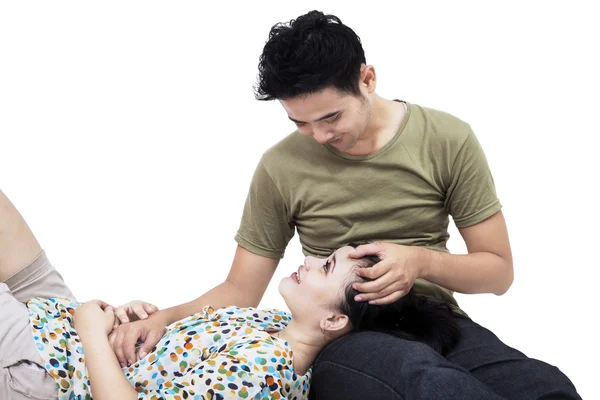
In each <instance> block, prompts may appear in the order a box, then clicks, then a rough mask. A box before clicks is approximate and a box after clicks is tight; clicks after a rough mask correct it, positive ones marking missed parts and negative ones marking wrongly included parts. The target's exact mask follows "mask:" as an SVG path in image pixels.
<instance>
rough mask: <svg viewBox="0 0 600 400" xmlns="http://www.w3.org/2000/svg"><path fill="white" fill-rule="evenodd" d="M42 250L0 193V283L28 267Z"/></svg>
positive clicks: (17, 212)
mask: <svg viewBox="0 0 600 400" xmlns="http://www.w3.org/2000/svg"><path fill="white" fill-rule="evenodd" d="M41 252H42V248H41V247H40V244H39V243H38V241H37V239H36V238H35V236H34V235H33V233H32V232H31V229H29V226H28V225H27V223H25V220H24V219H23V217H22V216H21V214H20V213H19V211H17V209H16V208H15V206H14V205H13V204H12V203H11V202H10V200H9V199H8V198H7V197H6V195H4V193H3V192H2V191H0V282H4V281H5V280H7V279H8V278H10V277H11V276H13V275H15V274H16V273H17V272H19V271H20V270H22V269H23V268H25V267H26V266H27V265H29V264H30V263H31V262H32V261H33V260H35V259H36V258H37V257H38V256H39V255H40V253H41Z"/></svg>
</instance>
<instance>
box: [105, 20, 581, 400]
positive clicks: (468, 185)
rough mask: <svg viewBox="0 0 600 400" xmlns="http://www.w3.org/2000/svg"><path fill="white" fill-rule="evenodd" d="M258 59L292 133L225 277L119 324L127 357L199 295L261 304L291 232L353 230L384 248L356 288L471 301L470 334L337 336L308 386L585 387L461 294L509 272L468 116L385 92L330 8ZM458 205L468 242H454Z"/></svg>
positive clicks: (260, 188)
mask: <svg viewBox="0 0 600 400" xmlns="http://www.w3.org/2000/svg"><path fill="white" fill-rule="evenodd" d="M259 72H260V77H259V83H258V85H257V91H256V92H257V93H256V95H257V98H258V99H260V100H279V101H280V103H281V104H282V106H283V108H284V110H285V111H286V113H287V115H288V118H289V119H290V120H291V121H293V122H294V123H295V124H296V126H297V131H295V132H294V133H292V134H291V135H289V136H288V137H286V138H285V139H283V140H282V141H281V142H279V143H278V144H276V145H275V146H273V147H272V148H271V149H269V150H268V151H267V152H266V153H265V154H264V155H263V157H262V159H261V161H260V163H259V165H258V166H257V168H256V171H255V173H254V176H253V180H252V184H251V187H250V191H249V194H248V197H247V200H246V205H245V208H244V214H243V217H242V221H241V225H240V228H239V231H238V233H237V235H236V241H237V243H238V247H237V250H236V253H235V257H234V260H233V265H232V267H231V270H230V272H229V275H228V277H227V279H226V280H225V282H223V283H222V284H220V285H219V286H217V287H215V288H214V289H212V290H210V291H209V292H207V293H206V294H204V295H203V296H201V297H199V298H198V299H196V300H194V301H192V302H190V303H187V304H182V305H179V306H177V307H173V308H170V309H167V310H163V311H161V312H158V313H157V314H155V315H153V316H152V317H150V318H149V319H147V320H144V321H138V322H134V323H129V324H125V325H122V326H121V327H119V329H118V334H117V336H116V338H115V341H114V348H115V352H116V354H117V357H118V358H119V360H120V361H121V362H122V363H128V362H132V361H133V360H135V353H134V344H135V342H136V341H137V340H138V339H140V340H143V341H145V344H144V346H143V347H142V349H141V352H144V353H145V352H148V351H149V350H150V349H151V348H152V347H153V346H154V345H155V344H156V342H157V341H158V339H159V338H160V337H161V336H162V333H163V329H164V326H165V325H167V324H169V323H171V322H173V321H175V320H177V319H180V318H183V317H185V316H187V315H189V314H192V313H194V312H198V311H199V310H200V309H201V307H202V306H203V305H204V304H211V305H213V306H217V307H219V306H225V305H228V304H236V305H240V306H246V305H248V306H256V305H257V304H258V303H259V301H260V299H261V297H262V295H263V294H264V291H265V290H266V287H267V285H268V283H269V281H270V279H271V278H272V276H273V273H274V271H275V269H276V267H277V265H278V262H279V259H280V258H281V257H283V254H284V251H285V248H286V246H287V244H288V242H289V240H290V239H291V238H292V237H293V235H294V231H295V230H297V231H298V234H299V237H300V241H301V244H302V247H303V251H304V253H305V254H306V255H311V256H317V257H326V256H327V255H329V254H330V253H331V252H332V251H333V250H334V249H336V248H338V247H340V246H341V245H342V244H344V243H348V242H351V241H361V240H370V239H375V240H377V241H378V242H376V243H373V244H369V245H365V246H360V247H359V248H357V249H356V250H355V252H354V254H353V257H356V258H359V257H362V256H364V255H366V254H376V255H378V256H379V258H380V259H381V260H382V261H381V262H380V263H378V264H377V265H376V266H374V267H373V268H371V269H368V270H366V269H365V270H360V269H359V272H358V273H359V274H361V275H363V276H364V277H366V278H368V279H367V282H365V283H362V284H357V286H356V289H357V290H358V291H359V292H361V294H360V295H359V296H357V300H358V301H370V302H372V303H374V304H386V303H390V302H392V301H394V300H397V299H398V298H400V297H401V296H403V295H404V294H406V293H407V292H408V291H409V290H410V288H411V287H414V288H415V292H416V293H418V294H420V295H423V296H430V297H434V298H437V299H440V300H443V301H446V302H448V303H449V304H451V305H452V306H453V307H454V309H455V310H456V311H457V313H459V314H462V315H463V317H460V318H458V317H457V318H458V320H459V325H460V328H461V333H462V336H463V339H462V340H461V342H460V343H459V345H458V346H457V347H456V348H455V349H454V350H453V351H451V352H450V353H449V354H447V355H446V356H445V358H444V357H441V355H439V354H437V353H435V352H433V351H432V350H431V349H429V350H427V349H425V348H424V347H422V346H421V345H420V344H419V343H415V342H411V341H407V340H403V339H399V338H395V337H391V336H389V335H384V334H376V335H365V334H356V335H349V336H348V337H347V338H344V339H342V340H339V341H337V342H335V343H333V344H332V345H330V346H329V347H328V348H326V349H325V350H324V351H323V352H322V353H321V355H320V357H319V359H318V360H317V362H316V364H315V367H314V376H313V383H312V389H311V396H313V397H315V398H326V399H333V398H344V399H353V398H357V399H365V398H404V397H405V396H406V395H407V393H408V392H407V390H408V389H409V386H410V382H411V381H413V380H414V379H428V380H430V381H431V388H432V392H431V396H432V398H435V397H436V393H439V392H438V391H440V390H441V391H443V388H440V387H437V386H436V385H437V383H436V382H438V381H439V379H436V378H438V377H439V375H436V374H442V373H444V372H443V371H444V370H445V368H444V366H445V365H452V367H453V368H456V366H457V365H458V366H460V367H461V368H463V369H464V372H465V373H468V374H470V375H471V376H472V382H473V384H474V385H475V384H477V385H478V384H480V383H481V382H483V383H484V384H485V385H487V387H489V389H490V390H491V391H493V392H494V393H496V394H497V395H498V396H501V397H509V398H520V397H519V396H523V398H540V397H542V396H544V395H546V396H551V395H554V396H561V398H579V396H578V395H577V393H576V392H575V388H574V387H573V385H572V384H571V382H570V381H569V380H568V378H567V377H566V376H564V375H563V374H562V373H561V372H560V371H559V370H558V369H556V368H555V367H552V366H550V365H548V364H545V363H542V362H540V361H537V360H532V359H529V358H527V357H526V356H524V355H523V354H522V353H520V352H518V351H516V350H514V349H511V348H509V347H507V346H506V345H504V344H503V343H502V342H501V341H500V340H499V339H498V338H497V337H496V336H494V335H493V334H492V333H491V332H489V331H488V330H486V329H485V328H483V327H481V326H479V325H478V324H476V323H475V322H473V321H471V320H470V319H469V318H468V317H467V316H466V314H465V313H464V312H463V311H462V310H461V309H460V308H459V307H458V304H457V303H456V301H455V299H454V297H453V296H452V293H453V292H454V291H456V292H460V293H495V294H497V295H502V294H503V293H505V292H506V291H507V290H508V289H509V287H510V286H511V284H512V280H513V265H512V255H511V249H510V244H509V239H508V233H507V228H506V224H505V221H504V218H503V215H502V212H501V204H500V202H499V200H498V198H497V196H496V192H495V187H494V182H493V178H492V175H491V173H490V171H489V168H488V165H487V161H486V158H485V155H484V153H483V150H482V149H481V147H480V145H479V143H478V141H477V138H476V137H475V134H474V133H473V131H472V130H471V129H470V127H469V125H468V124H467V123H465V122H463V121H461V120H460V119H458V118H456V117H454V116H451V115H449V114H447V113H444V112H441V111H436V110H432V109H428V108H424V107H420V106H417V105H414V104H409V103H407V102H404V101H397V100H395V101H392V100H388V99H384V98H382V97H380V96H378V95H377V94H376V93H375V89H376V85H377V79H376V73H375V69H374V67H373V66H370V65H368V64H367V63H366V59H365V56H364V52H363V49H362V45H361V43H360V39H359V38H358V36H357V35H356V34H355V33H354V32H353V31H352V30H351V29H350V28H349V27H347V26H345V25H343V24H342V23H341V21H340V20H339V19H338V18H337V17H335V16H331V15H323V14H322V13H320V12H316V11H312V12H310V13H308V14H306V15H303V16H300V17H298V18H297V19H296V20H294V21H291V22H290V23H289V24H278V25H275V26H274V27H273V28H272V29H271V32H270V35H269V40H268V42H267V43H266V45H265V47H264V50H263V54H262V56H261V59H260V64H259ZM450 215H451V216H452V217H453V219H454V221H455V223H456V225H457V227H458V228H459V231H460V234H461V236H462V237H463V239H464V240H465V242H466V244H467V248H468V252H469V254H467V255H452V254H449V253H448V251H447V249H446V242H447V240H448V232H447V227H448V222H449V216H450ZM257 278H258V280H257ZM126 321H127V320H125V322H126ZM142 356H143V354H142ZM405 360H410V361H411V362H410V363H403V361H405ZM401 363H402V364H401Z"/></svg>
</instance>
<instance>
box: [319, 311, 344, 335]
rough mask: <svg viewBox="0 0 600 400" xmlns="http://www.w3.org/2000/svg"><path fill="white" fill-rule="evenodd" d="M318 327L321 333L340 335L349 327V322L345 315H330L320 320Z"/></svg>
mask: <svg viewBox="0 0 600 400" xmlns="http://www.w3.org/2000/svg"><path fill="white" fill-rule="evenodd" d="M320 327H321V330H322V331H323V332H331V333H341V332H342V331H343V330H345V329H346V328H349V327H350V320H349V319H348V316H347V315H345V314H342V313H331V314H329V315H328V316H327V318H323V319H322V320H321V323H320Z"/></svg>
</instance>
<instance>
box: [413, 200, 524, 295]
mask: <svg viewBox="0 0 600 400" xmlns="http://www.w3.org/2000/svg"><path fill="white" fill-rule="evenodd" d="M459 232H460V234H461V236H462V237H463V239H464V241H465V243H466V245H467V250H468V252H469V254H464V255H461V254H456V255H455V254H448V253H443V252H440V251H433V250H425V251H424V252H422V256H421V262H420V264H421V267H422V268H421V273H420V277H421V278H424V279H427V280H428V281H430V282H433V283H436V284H438V285H440V286H442V287H445V288H447V289H450V290H453V291H455V292H459V293H467V294H473V293H494V294H496V295H502V294H504V293H506V291H507V290H508V289H509V288H510V286H511V285H512V282H513V277H514V274H513V261H512V252H511V249H510V242H509V239H508V231H507V228H506V221H505V220H504V215H503V214H502V211H499V212H497V213H496V214H494V215H492V216H491V217H489V218H488V219H486V220H484V221H482V222H480V223H478V224H475V225H473V226H470V227H468V228H462V229H459Z"/></svg>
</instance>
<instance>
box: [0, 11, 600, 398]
mask: <svg viewBox="0 0 600 400" xmlns="http://www.w3.org/2000/svg"><path fill="white" fill-rule="evenodd" d="M215 3H220V4H219V5H215ZM282 3H283V2H280V1H278V2H264V1H263V2H260V3H256V4H254V5H249V4H248V2H239V3H238V4H236V3H235V2H210V3H206V2H189V1H179V2H164V3H157V2H153V1H143V2H122V1H118V2H112V1H104V2H94V3H92V2H71V1H63V2H60V3H47V2H33V1H28V2H10V3H9V2H8V1H6V2H1V3H0V188H1V189H2V190H3V191H4V192H5V193H6V194H7V195H8V196H9V198H10V199H11V200H12V201H13V202H14V203H15V204H16V205H17V207H18V208H19V209H20V210H21V212H22V214H23V215H24V216H25V218H26V220H27V221H28V222H29V224H30V226H31V227H32V229H33V230H34V232H35V233H36V235H37V237H38V239H39V240H40V242H41V243H42V245H43V247H44V248H45V249H46V251H47V252H48V253H49V256H50V258H51V260H52V261H53V262H54V264H55V265H56V266H57V267H58V268H59V270H60V271H61V272H62V273H63V275H64V277H65V279H66V281H67V283H68V284H69V285H70V286H71V287H72V288H73V290H74V292H75V294H76V295H77V296H78V297H79V299H80V300H86V299H91V298H102V299H105V300H107V301H109V302H111V303H114V304H119V303H121V302H125V301H127V300H130V299H136V298H141V299H147V300H149V301H152V302H154V303H155V304H158V305H159V306H160V307H161V308H164V307H168V306H171V305H175V304H179V303H181V302H184V301H188V300H191V299H193V298H195V297H197V296H198V295H200V294H202V293H204V292H205V291H206V290H208V289H210V288H212V287H213V286H215V285H216V284H218V283H219V282H221V281H222V280H223V279H224V278H225V276H226V274H227V272H228V270H229V267H230V263H231V260H232V257H233V252H234V249H235V246H236V244H235V242H234V240H233V237H234V235H235V233H236V230H237V228H238V224H239V220H240V216H241V212H242V208H243V204H244V200H245V196H246V193H247V190H248V185H249V182H250V179H251V176H252V173H253V170H254V167H255V165H256V163H257V162H258V159H259V157H260V156H261V154H262V152H263V151H264V150H266V149H267V148H268V147H269V146H271V145H273V144H274V143H276V142H277V141H278V140H280V139H281V138H283V137H284V136H285V135H286V134H288V133H289V132H291V131H292V130H293V129H294V127H293V126H292V125H291V123H290V122H289V121H288V120H287V118H286V115H285V113H284V111H283V109H282V108H281V106H280V105H279V104H278V103H277V102H271V103H264V102H259V101H256V100H254V97H253V85H254V83H255V78H256V75H257V61H258V57H259V55H260V53H261V50H262V46H263V45H264V42H265V41H266V39H267V35H268V31H269V28H270V27H271V25H272V24H274V23H276V22H279V21H286V20H289V19H291V18H294V17H296V16H298V15H300V14H303V13H305V12H307V11H309V10H311V9H314V8H317V9H319V10H322V11H325V12H328V13H333V14H336V15H338V16H339V17H340V18H341V19H342V21H343V22H344V23H346V24H348V25H349V26H351V27H352V28H353V29H354V30H355V31H356V32H357V33H358V34H359V35H360V37H361V38H362V41H363V45H364V48H365V52H366V57H367V62H368V63H370V64H372V65H374V66H375V68H376V71H377V73H378V82H379V84H378V90H377V92H378V93H379V94H380V95H382V96H384V97H387V98H400V99H404V100H408V101H409V102H412V103H416V104H420V105H423V106H428V107H433V108H437V109H441V110H444V111H447V112H450V113H452V114H454V115H456V116H458V117H459V118H461V119H464V120H466V121H468V122H469V123H470V124H471V125H472V127H473V128H474V130H475V132H476V134H477V135H478V137H479V139H480V141H481V143H482V145H483V147H484V150H485V151H486V154H487V156H488V160H489V163H490V165H491V168H492V171H493V174H494V178H495V181H496V185H497V190H498V194H499V196H500V199H501V202H502V204H503V205H504V213H505V216H506V219H507V222H508V226H509V231H510V238H511V243H512V248H513V253H514V261H515V282H514V284H513V286H512V288H511V290H510V291H509V292H508V293H507V294H506V295H504V296H502V297H496V296H494V295H476V296H463V295H458V300H459V302H460V304H461V305H462V306H463V308H465V309H466V310H467V312H468V313H469V314H470V315H471V316H472V317H473V318H474V319H475V320H476V321H478V322H479V323H481V324H482V325H484V326H486V327H488V328H490V329H492V330H493V331H494V332H495V333H496V334H497V335H498V336H499V337H500V338H501V339H503V340H504V341H505V342H506V343H507V344H509V345H511V346H513V347H516V348H518V349H519V350H521V351H523V352H525V353H526V354H527V355H529V356H531V357H535V358H539V359H542V360H544V361H547V362H550V363H552V364H554V365H557V366H558V367H559V368H560V369H561V370H562V371H564V372H565V373H566V374H567V375H568V376H569V377H570V378H571V379H572V380H573V382H574V383H575V385H576V386H577V388H578V389H579V391H580V393H581V395H582V396H583V398H598V397H597V395H598V393H600V390H599V389H598V388H597V387H596V386H597V383H596V382H595V381H596V380H597V374H598V372H599V371H598V367H597V362H598V359H599V358H600V354H599V351H598V346H597V338H598V333H597V331H596V329H595V328H592V325H594V326H595V325H597V321H596V319H597V317H598V314H599V313H598V307H597V302H598V301H597V295H596V292H597V288H598V285H597V283H596V279H595V278H596V276H597V269H598V267H599V266H600V262H599V261H598V255H597V249H598V246H599V244H598V227H599V226H600V220H599V217H598V198H597V197H596V196H595V195H594V193H597V186H598V181H599V179H598V172H600V168H599V167H598V151H597V147H596V144H597V136H598V134H599V133H600V132H599V131H600V130H599V128H598V123H597V121H598V120H597V115H598V110H599V109H600V104H599V101H598V97H597V96H598V93H599V91H600V84H599V79H598V71H600V64H599V62H598V58H597V57H598V46H599V45H598V39H597V38H598V37H600V29H599V28H598V25H597V18H596V16H595V13H594V12H592V7H591V6H587V5H585V4H584V3H577V2H569V5H568V7H566V6H559V5H558V4H559V3H558V2H556V3H552V2H539V3H532V2H515V3H514V4H512V5H511V4H510V3H507V2H502V4H500V3H498V5H497V6H495V7H493V6H491V5H487V4H486V5H484V4H480V3H484V2H469V3H467V2H452V5H448V4H446V3H445V2H440V3H432V2H418V3H419V4H418V5H415V4H413V3H415V2H408V1H395V2H390V3H393V5H391V4H390V5H388V4H387V3H383V2H376V1H369V2H360V3H356V5H349V4H348V2H325V1H319V2H318V3H315V2H296V4H292V5H282ZM300 3H304V4H300ZM258 4H260V6H259V5H258ZM554 4H555V5H554ZM560 4H565V3H564V2H561V3H560ZM594 25H595V26H594ZM452 234H453V236H452V239H451V242H450V244H449V246H450V249H451V251H452V252H455V253H461V252H465V247H464V245H463V243H462V241H461V240H460V236H458V234H457V231H456V230H455V229H453V230H452ZM302 259H303V257H302V255H301V251H300V246H299V244H298V239H297V237H295V238H294V239H292V242H291V244H290V246H289V249H288V252H287V254H286V258H285V259H284V260H283V261H282V262H281V264H280V267H279V269H278V271H277V273H276V276H275V279H274V280H273V281H272V284H271V286H270V287H269V289H268V291H267V294H266V295H265V297H264V298H263V301H262V303H261V306H263V307H279V308H285V304H284V303H283V301H282V300H281V299H280V297H279V294H278V293H277V283H278V282H279V280H280V278H281V277H283V276H287V275H289V274H290V272H291V271H292V270H294V269H295V268H296V267H297V266H298V265H299V263H300V262H301V261H302Z"/></svg>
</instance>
